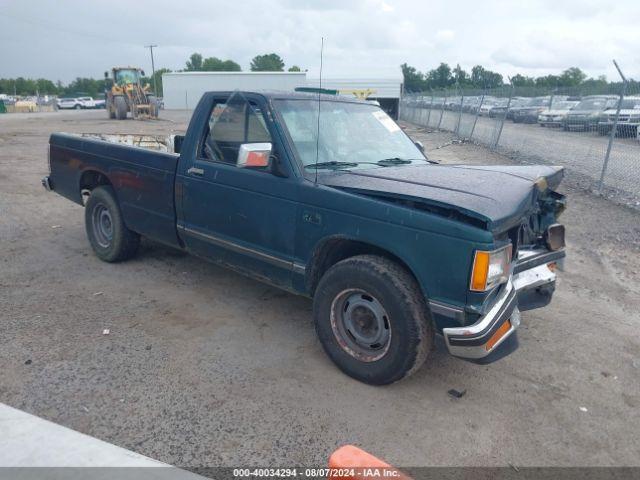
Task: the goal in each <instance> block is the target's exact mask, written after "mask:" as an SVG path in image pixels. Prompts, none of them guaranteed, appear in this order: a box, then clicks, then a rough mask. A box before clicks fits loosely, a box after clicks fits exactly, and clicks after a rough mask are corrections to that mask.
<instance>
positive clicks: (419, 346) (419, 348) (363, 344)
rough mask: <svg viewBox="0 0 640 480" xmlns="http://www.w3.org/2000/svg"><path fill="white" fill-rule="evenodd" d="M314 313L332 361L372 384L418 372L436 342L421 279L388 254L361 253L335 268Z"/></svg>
mask: <svg viewBox="0 0 640 480" xmlns="http://www.w3.org/2000/svg"><path fill="white" fill-rule="evenodd" d="M313 313H314V321H315V326H316V332H317V334H318V337H319V338H320V342H321V343H322V346H323V348H324V350H325V352H326V353H327V355H328V356H329V357H330V358H331V360H333V362H334V363H335V364H336V365H337V366H338V368H340V369H341V370H342V371H343V372H344V373H346V374H347V375H349V376H351V377H353V378H355V379H357V380H360V381H361V382H364V383H368V384H371V385H385V384H388V383H392V382H395V381H398V380H400V379H402V378H404V377H406V376H408V375H410V374H412V373H413V372H415V371H416V370H418V368H419V367H420V366H421V365H422V364H423V363H424V361H425V359H426V358H427V355H428V353H429V351H430V350H431V348H432V345H433V335H434V333H433V332H434V329H433V323H432V320H431V318H430V316H429V312H428V309H427V307H426V303H425V299H424V296H423V295H422V292H421V291H420V288H419V286H418V284H417V282H416V281H415V279H414V278H413V277H412V275H411V274H410V273H409V272H407V270H405V269H404V268H403V267H401V266H400V265H398V264H397V263H396V262H394V261H392V260H389V259H387V258H384V257H379V256H374V255H359V256H356V257H351V258H348V259H346V260H343V261H341V262H338V263H337V264H336V265H334V266H333V267H331V268H330V269H329V270H328V271H327V272H326V273H325V275H324V276H323V277H322V279H321V280H320V283H319V284H318V288H317V289H316V292H315V296H314V303H313Z"/></svg>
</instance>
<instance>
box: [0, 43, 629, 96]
mask: <svg viewBox="0 0 640 480" xmlns="http://www.w3.org/2000/svg"><path fill="white" fill-rule="evenodd" d="M400 68H401V69H402V74H403V76H404V89H405V91H407V92H423V91H428V90H432V89H433V90H438V89H446V88H455V87H457V88H461V89H468V88H475V89H491V88H498V87H502V86H504V85H509V79H508V78H507V79H505V78H503V76H502V75H501V74H499V73H497V72H493V71H491V70H488V69H486V68H484V67H483V66H482V65H476V66H474V67H473V68H472V69H471V71H470V72H467V71H465V70H464V69H463V68H462V67H460V65H459V64H458V65H456V66H455V67H453V68H451V67H450V66H449V65H448V64H447V63H444V62H442V63H440V65H438V66H437V67H436V68H433V69H431V70H428V71H427V72H425V73H423V72H421V71H419V70H417V69H416V68H415V67H412V66H410V65H408V64H406V63H403V64H402V65H401V66H400ZM249 69H250V70H251V71H252V72H284V71H285V62H284V60H283V59H282V58H281V57H280V56H279V55H278V54H276V53H266V54H263V55H256V56H255V57H253V59H252V60H251V63H250V65H249ZM287 70H288V71H289V72H300V71H302V70H301V68H300V67H299V66H297V65H292V66H290V67H289V68H288V69H287ZM179 71H184V72H241V71H242V68H241V66H240V64H239V63H237V62H235V61H233V60H231V59H226V60H223V59H220V58H218V57H206V58H205V57H204V56H203V55H202V54H201V53H192V54H191V55H190V56H189V58H188V60H187V61H186V62H185V67H184V69H182V70H179ZM169 72H171V70H170V69H168V68H160V69H159V70H156V72H155V85H157V88H158V95H160V96H161V95H162V74H164V73H169ZM142 81H143V83H149V84H150V85H152V86H153V85H154V76H153V75H151V76H148V77H144V78H143V79H142ZM632 82H633V81H632ZM634 83H636V82H634ZM510 84H511V85H513V86H514V87H545V88H556V87H584V88H603V87H607V86H613V85H617V84H616V83H615V82H613V83H610V82H607V79H606V77H605V76H604V75H603V76H600V77H598V78H587V75H586V74H585V73H584V72H583V71H582V70H581V69H580V68H578V67H571V68H568V69H566V70H564V71H563V72H562V73H561V74H559V75H544V76H539V77H530V76H525V75H522V74H517V75H514V76H513V77H511V79H510ZM104 87H105V84H104V80H103V79H101V78H100V79H94V78H80V77H78V78H76V79H75V80H73V81H72V82H70V83H69V84H67V85H64V84H62V82H60V81H59V80H58V81H57V82H53V81H51V80H48V79H45V78H38V79H30V78H23V77H18V78H0V93H4V94H8V95H14V94H15V95H35V94H40V95H58V96H73V95H79V94H83V95H88V96H93V97H95V96H98V95H100V94H102V93H104Z"/></svg>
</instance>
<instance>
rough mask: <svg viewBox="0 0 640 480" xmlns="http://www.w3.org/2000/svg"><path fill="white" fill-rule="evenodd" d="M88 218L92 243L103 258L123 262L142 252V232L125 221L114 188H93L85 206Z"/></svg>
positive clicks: (86, 220) (87, 226) (85, 214)
mask: <svg viewBox="0 0 640 480" xmlns="http://www.w3.org/2000/svg"><path fill="white" fill-rule="evenodd" d="M84 219H85V228H86V231H87V237H88V238H89V243H91V247H92V248H93V251H94V252H95V253H96V255H97V256H98V258H99V259H100V260H104V261H105V262H120V261H122V260H127V259H129V258H131V257H133V256H134V255H135V254H136V252H137V251H138V246H139V245H140V235H138V234H137V233H135V232H132V231H131V230H129V229H128V228H127V226H126V225H125V224H124V221H123V219H122V213H121V212H120V207H119V206H118V202H117V200H116V197H115V193H114V191H113V189H112V188H111V187H109V186H103V187H97V188H95V189H93V191H92V192H91V196H90V197H89V200H88V201H87V205H86V206H85V212H84Z"/></svg>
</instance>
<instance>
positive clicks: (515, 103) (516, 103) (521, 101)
mask: <svg viewBox="0 0 640 480" xmlns="http://www.w3.org/2000/svg"><path fill="white" fill-rule="evenodd" d="M530 101H531V98H529V97H513V98H512V99H511V103H509V110H507V115H506V118H507V120H513V112H514V111H515V110H517V109H519V108H521V107H525V106H527V105H528V104H529V102H530Z"/></svg>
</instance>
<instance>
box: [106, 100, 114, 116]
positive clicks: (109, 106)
mask: <svg viewBox="0 0 640 480" xmlns="http://www.w3.org/2000/svg"><path fill="white" fill-rule="evenodd" d="M105 108H106V109H107V115H109V118H110V119H111V120H113V119H114V118H116V111H115V108H114V107H113V104H112V103H111V102H110V101H109V100H107V102H106V103H105Z"/></svg>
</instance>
